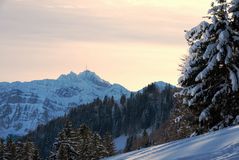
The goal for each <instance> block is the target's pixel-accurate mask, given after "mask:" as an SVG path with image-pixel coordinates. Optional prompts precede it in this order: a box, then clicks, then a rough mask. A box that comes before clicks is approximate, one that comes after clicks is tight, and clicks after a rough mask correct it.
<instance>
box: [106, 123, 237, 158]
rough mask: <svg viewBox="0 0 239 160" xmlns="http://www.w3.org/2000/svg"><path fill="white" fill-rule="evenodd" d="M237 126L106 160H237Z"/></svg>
mask: <svg viewBox="0 0 239 160" xmlns="http://www.w3.org/2000/svg"><path fill="white" fill-rule="evenodd" d="M238 159H239V126H236V127H231V128H226V129H224V130H221V131H217V132H213V133H208V134H205V135H201V136H197V137H193V138H188V139H183V140H179V141H175V142H170V143H167V144H163V145H159V146H155V147H150V148H146V149H142V150H138V151H134V152H130V153H126V154H122V155H118V156H115V157H111V158H108V159H107V160H238Z"/></svg>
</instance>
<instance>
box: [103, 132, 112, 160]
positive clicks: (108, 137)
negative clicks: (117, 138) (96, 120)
mask: <svg viewBox="0 0 239 160" xmlns="http://www.w3.org/2000/svg"><path fill="white" fill-rule="evenodd" d="M103 142H104V146H105V147H106V150H107V152H108V155H107V156H113V155H114V154H115V144H114V141H113V138H112V135H110V134H109V133H106V135H105V136H104V138H103Z"/></svg>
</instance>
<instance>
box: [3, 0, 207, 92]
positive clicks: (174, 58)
mask: <svg viewBox="0 0 239 160" xmlns="http://www.w3.org/2000/svg"><path fill="white" fill-rule="evenodd" d="M210 3H211V1H209V0H41V1H39V0H1V1H0V35H1V36H0V57H1V58H0V75H1V76H0V81H9V82H12V81H30V80H34V79H44V78H57V77H58V76H59V75H60V74H63V73H68V72H70V71H74V72H76V73H79V72H82V71H84V70H85V68H86V65H87V66H88V69H90V70H92V71H94V72H96V73H97V74H98V75H100V76H101V77H102V78H104V79H105V80H107V81H109V82H111V83H120V84H122V85H123V86H125V87H127V88H128V89H130V90H138V89H141V88H142V87H143V86H145V85H147V84H149V83H151V82H154V81H166V82H169V83H172V84H175V85H176V84H177V79H178V76H179V72H178V65H179V64H180V58H181V57H182V55H184V54H187V50H188V46H187V44H186V41H185V39H184V34H185V33H184V30H188V29H190V28H192V27H193V26H195V25H197V24H198V23H199V22H200V21H202V17H203V16H205V15H206V13H207V10H208V8H209V7H210Z"/></svg>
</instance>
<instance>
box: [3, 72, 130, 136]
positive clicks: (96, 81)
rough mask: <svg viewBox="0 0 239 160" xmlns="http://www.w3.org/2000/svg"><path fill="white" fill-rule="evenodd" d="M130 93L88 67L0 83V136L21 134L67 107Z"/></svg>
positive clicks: (118, 97) (65, 110)
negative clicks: (77, 70) (43, 78)
mask: <svg viewBox="0 0 239 160" xmlns="http://www.w3.org/2000/svg"><path fill="white" fill-rule="evenodd" d="M122 94H125V95H127V96H129V95H130V91H128V90H127V89H125V88H124V87H123V86H121V85H119V84H110V83H109V82H107V81H105V80H103V79H101V78H100V77H99V76H98V75H96V74H95V73H94V72H91V71H88V70H87V71H84V72H82V73H80V74H75V73H73V72H71V73H69V74H67V75H61V76H60V77H59V78H58V79H56V80H50V79H46V80H37V81H31V82H13V83H6V82H3V83H0V137H5V136H7V135H8V134H14V135H23V134H25V133H27V132H28V131H29V130H33V129H35V128H36V127H37V126H38V125H39V124H44V123H46V122H48V121H49V120H51V119H54V118H56V117H59V116H62V115H64V114H65V113H66V112H67V111H68V110H69V108H71V107H74V106H77V105H80V104H86V103H89V102H92V101H93V100H94V99H96V98H100V99H103V98H104V97H105V96H106V95H107V96H114V98H115V99H116V100H119V99H120V97H121V95H122Z"/></svg>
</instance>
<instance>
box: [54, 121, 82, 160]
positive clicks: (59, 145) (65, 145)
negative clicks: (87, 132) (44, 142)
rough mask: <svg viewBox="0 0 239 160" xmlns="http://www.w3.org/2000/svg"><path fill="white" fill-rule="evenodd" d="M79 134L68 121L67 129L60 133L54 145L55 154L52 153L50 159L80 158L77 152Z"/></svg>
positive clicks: (73, 159)
mask: <svg viewBox="0 0 239 160" xmlns="http://www.w3.org/2000/svg"><path fill="white" fill-rule="evenodd" d="M76 140H77V133H76V131H75V130H74V129H73V128H72V124H71V122H70V121H66V124H65V127H64V129H63V131H62V132H60V133H59V135H58V138H57V139H56V142H55V143H54V145H53V148H54V152H52V153H51V155H50V157H49V159H51V160H61V159H71V160H75V159H77V157H78V156H79V154H78V152H77V147H78V144H77V142H76Z"/></svg>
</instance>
